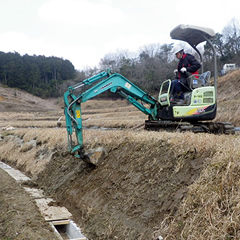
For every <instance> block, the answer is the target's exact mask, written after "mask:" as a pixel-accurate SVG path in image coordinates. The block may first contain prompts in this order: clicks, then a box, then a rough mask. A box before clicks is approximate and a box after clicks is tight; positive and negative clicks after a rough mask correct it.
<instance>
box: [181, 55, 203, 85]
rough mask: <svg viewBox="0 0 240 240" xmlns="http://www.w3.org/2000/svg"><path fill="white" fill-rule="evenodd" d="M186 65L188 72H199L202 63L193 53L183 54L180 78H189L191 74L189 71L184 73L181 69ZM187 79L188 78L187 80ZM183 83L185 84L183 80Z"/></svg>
mask: <svg viewBox="0 0 240 240" xmlns="http://www.w3.org/2000/svg"><path fill="white" fill-rule="evenodd" d="M183 67H185V68H186V69H187V72H188V73H191V75H192V74H198V69H199V68H200V67H201V64H200V63H199V62H198V60H197V59H196V58H195V57H194V56H193V55H191V54H188V53H186V54H183V56H182V58H181V59H180V60H179V63H178V68H177V69H178V78H179V79H187V78H188V77H189V74H188V73H187V72H185V73H182V72H181V71H180V70H181V68H183ZM186 81H187V80H186ZM183 84H185V83H184V82H183Z"/></svg>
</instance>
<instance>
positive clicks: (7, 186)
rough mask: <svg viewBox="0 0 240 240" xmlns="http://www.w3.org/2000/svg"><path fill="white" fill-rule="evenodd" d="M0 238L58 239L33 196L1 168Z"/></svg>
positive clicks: (18, 239) (21, 239)
mask: <svg viewBox="0 0 240 240" xmlns="http://www.w3.org/2000/svg"><path fill="white" fill-rule="evenodd" d="M0 183H1V184H0V193H1V194H0V209H1V212H0V239H2V240H5V239H8V240H12V239H14V240H23V239H24V240H28V239H29V240H31V239H35V240H46V239H52V240H54V239H58V238H57V237H56V236H55V235H54V232H53V230H52V229H51V227H50V225H49V224H48V223H46V222H45V221H44V219H43V217H42V216H41V214H40V212H39V210H38V208H37V206H36V205H35V203H34V201H33V200H32V199H31V197H30V196H29V195H28V194H27V193H26V192H25V190H24V189H23V187H22V186H20V185H19V184H18V183H17V182H16V181H15V180H14V179H13V178H12V177H11V176H9V175H8V174H7V173H6V172H5V171H4V170H2V169H1V168H0Z"/></svg>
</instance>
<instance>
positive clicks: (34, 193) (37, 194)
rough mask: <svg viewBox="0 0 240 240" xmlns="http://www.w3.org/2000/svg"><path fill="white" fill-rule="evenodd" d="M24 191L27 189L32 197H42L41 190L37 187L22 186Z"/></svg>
mask: <svg viewBox="0 0 240 240" xmlns="http://www.w3.org/2000/svg"><path fill="white" fill-rule="evenodd" d="M24 189H25V191H27V192H28V193H29V194H30V195H31V196H32V198H33V199H35V198H44V194H43V190H41V189H37V188H29V187H24Z"/></svg>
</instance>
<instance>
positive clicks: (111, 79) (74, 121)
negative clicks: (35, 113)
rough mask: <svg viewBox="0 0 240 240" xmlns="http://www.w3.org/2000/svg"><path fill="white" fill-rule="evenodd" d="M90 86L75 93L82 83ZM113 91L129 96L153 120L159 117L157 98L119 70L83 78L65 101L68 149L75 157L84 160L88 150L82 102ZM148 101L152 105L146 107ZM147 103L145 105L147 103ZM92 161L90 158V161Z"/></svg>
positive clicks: (130, 100) (132, 102)
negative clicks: (118, 71)
mask: <svg viewBox="0 0 240 240" xmlns="http://www.w3.org/2000/svg"><path fill="white" fill-rule="evenodd" d="M93 84H95V85H94V86H92V87H90V88H89V89H88V90H86V91H85V92H83V93H80V94H79V95H77V96H76V95H75V90H77V89H78V88H81V87H83V86H88V85H89V86H91V85H93ZM105 91H110V92H112V93H118V94H120V95H121V96H123V97H124V98H125V99H127V100H128V101H129V102H130V103H131V104H132V105H134V106H135V107H136V108H138V109H139V110H140V111H142V112H143V113H144V114H146V115H148V116H149V119H151V120H157V119H158V118H157V109H158V105H159V103H158V101H157V100H155V99H154V98H153V97H151V96H149V95H148V94H147V93H145V92H144V91H142V90H141V89H140V88H138V87H137V86H136V85H134V84H133V83H132V82H130V81H129V80H128V79H126V78H125V77H123V76H122V75H120V74H118V73H113V74H112V73H111V72H110V70H109V71H105V72H101V73H99V74H97V75H95V76H93V77H91V78H88V79H86V80H83V81H82V82H81V83H79V84H76V85H74V86H71V87H69V88H68V91H66V92H65V94H64V103H65V109H64V113H65V118H66V128H67V133H68V148H69V151H70V152H71V153H72V154H74V155H75V156H76V157H78V158H81V159H83V160H84V158H85V157H86V153H85V150H84V145H83V126H82V111H81V104H82V103H84V102H86V101H88V100H89V99H92V98H94V97H96V96H97V95H99V94H101V93H103V92H105ZM144 103H146V104H148V106H149V108H147V107H146V106H144ZM146 104H145V105H146ZM73 132H75V134H76V139H77V144H76V145H74V144H73V141H72V134H73ZM88 162H89V160H88Z"/></svg>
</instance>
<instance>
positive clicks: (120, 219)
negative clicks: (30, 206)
mask: <svg viewBox="0 0 240 240" xmlns="http://www.w3.org/2000/svg"><path fill="white" fill-rule="evenodd" d="M239 81H240V72H239V71H235V72H233V73H231V74H227V75H225V76H224V77H221V78H219V88H218V92H219V95H218V116H217V118H216V121H225V122H227V121H231V122H232V123H234V124H235V125H236V126H240V108H239V103H240V84H239ZM15 91H16V90H14V91H13V90H11V89H0V105H1V104H2V103H3V104H4V106H3V105H1V108H0V109H1V112H0V129H2V130H1V131H0V139H1V140H0V153H1V155H0V160H1V161H4V162H6V163H8V164H10V165H12V166H15V167H16V168H18V169H20V170H22V171H23V172H25V173H26V174H27V175H28V176H29V177H31V178H32V179H33V181H34V183H35V184H36V185H37V186H38V187H40V188H42V189H44V190H45V194H46V195H48V196H51V197H53V198H54V199H56V200H57V202H58V203H59V204H61V205H64V206H65V207H67V208H68V209H69V210H70V212H71V213H72V214H73V218H74V221H75V222H77V223H78V224H79V225H80V226H81V228H82V230H83V232H84V233H85V235H86V236H87V237H88V239H89V240H93V239H94V240H96V239H97V240H103V239H121V240H124V239H125V240H145V239H154V238H155V237H156V236H159V235H161V236H163V237H164V240H176V239H179V240H193V239H194V240H195V239H196V240H201V239H202V240H203V239H204V240H205V239H214V240H215V239H223V240H228V239H234V240H237V239H240V224H239V222H240V206H239V202H240V182H239V176H240V175H239V172H240V171H239V170H240V169H239V166H240V135H239V134H236V135H213V134H205V133H201V134H193V133H189V132H186V133H177V132H173V133H170V132H164V131H163V132H150V131H145V130H144V129H143V128H141V125H142V124H143V123H144V121H145V119H146V118H147V117H146V116H145V115H144V114H142V113H141V112H139V111H138V110H136V109H135V108H134V107H133V106H132V105H129V104H128V103H127V102H126V101H124V100H117V101H106V100H91V101H88V102H87V103H85V104H84V105H83V114H82V115H83V125H84V127H85V130H84V142H85V147H86V148H87V149H90V148H96V147H99V146H102V147H104V148H105V149H106V151H107V157H106V158H105V160H104V161H103V162H102V163H101V164H100V166H98V167H97V168H94V167H92V166H89V165H88V164H86V163H85V162H82V161H80V160H78V159H76V158H75V157H73V156H71V155H69V154H68V153H67V135H66V130H65V122H64V115H63V108H62V106H61V104H59V103H60V102H61V100H51V101H46V100H42V99H38V98H32V100H31V101H32V103H29V102H28V103H26V105H24V94H23V95H22V94H21V93H20V91H18V90H17V93H15ZM25 95H26V94H25ZM18 96H19V99H18ZM30 98H31V96H30ZM9 99H10V100H9ZM13 100H14V104H15V105H14V107H13V106H11V108H10V109H9V107H6V106H8V105H7V104H9V105H11V104H10V103H11V102H12V101H13ZM28 101H29V98H28ZM28 104H30V105H28ZM18 105H19V106H18ZM44 106H45V107H44ZM57 123H58V125H57ZM59 123H61V126H60V125H59ZM7 126H12V127H13V128H14V129H12V130H9V131H7V130H6V127H7ZM59 126H60V127H59ZM0 174H1V173H0ZM6 199H7V198H3V197H2V196H1V197H0V203H1V202H5V201H6ZM12 201H14V199H13V200H12ZM4 216H8V217H9V215H4ZM3 219H4V220H2V219H1V217H0V229H3V231H2V233H0V238H1V237H2V238H3V239H7V238H9V239H13V234H14V233H13V232H11V230H9V229H7V223H8V221H7V217H6V218H3ZM21 221H24V219H21ZM0 232H1V231H0ZM1 234H2V235H1ZM38 234H39V233H38ZM23 236H24V235H22V238H21V236H19V237H18V238H16V239H24V237H23ZM36 237H39V236H36ZM36 239H37V238H36ZM40 239H43V238H40Z"/></svg>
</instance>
